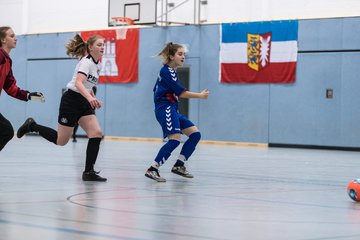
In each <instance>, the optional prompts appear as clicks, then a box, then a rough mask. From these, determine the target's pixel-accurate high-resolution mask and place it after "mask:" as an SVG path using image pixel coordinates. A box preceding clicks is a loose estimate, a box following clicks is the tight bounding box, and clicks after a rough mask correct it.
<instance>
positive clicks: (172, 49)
mask: <svg viewBox="0 0 360 240" xmlns="http://www.w3.org/2000/svg"><path fill="white" fill-rule="evenodd" d="M179 48H184V46H183V45H180V44H177V43H172V42H169V43H167V44H166V45H165V47H164V48H163V50H162V51H161V52H160V53H159V54H158V56H159V57H161V58H162V59H163V63H164V64H168V63H169V62H171V58H170V56H175V53H176V52H177V50H178V49H179Z"/></svg>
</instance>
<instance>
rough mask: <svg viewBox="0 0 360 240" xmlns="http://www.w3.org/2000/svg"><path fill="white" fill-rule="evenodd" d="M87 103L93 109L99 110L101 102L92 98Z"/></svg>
mask: <svg viewBox="0 0 360 240" xmlns="http://www.w3.org/2000/svg"><path fill="white" fill-rule="evenodd" d="M89 103H90V105H91V107H92V108H93V109H96V108H101V105H102V102H101V101H99V100H97V99H96V98H94V97H92V98H91V99H89Z"/></svg>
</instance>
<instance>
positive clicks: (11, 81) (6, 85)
mask: <svg viewBox="0 0 360 240" xmlns="http://www.w3.org/2000/svg"><path fill="white" fill-rule="evenodd" d="M11 67H12V60H11V58H10V56H9V54H8V53H7V52H6V51H5V50H4V49H2V48H0V94H1V91H2V90H3V89H4V91H5V92H6V93H7V94H8V95H10V96H12V97H14V98H17V99H20V100H23V101H28V99H27V93H28V91H26V90H22V89H20V88H19V87H18V86H17V85H16V79H15V77H14V75H13V72H12V68H11Z"/></svg>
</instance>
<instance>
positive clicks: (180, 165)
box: [174, 160, 184, 167]
mask: <svg viewBox="0 0 360 240" xmlns="http://www.w3.org/2000/svg"><path fill="white" fill-rule="evenodd" d="M182 166H184V162H183V161H181V160H177V161H176V163H175V165H174V167H182Z"/></svg>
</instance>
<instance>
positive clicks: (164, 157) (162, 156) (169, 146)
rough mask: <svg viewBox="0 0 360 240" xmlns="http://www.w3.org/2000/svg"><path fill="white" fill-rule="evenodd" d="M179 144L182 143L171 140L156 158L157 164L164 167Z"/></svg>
mask: <svg viewBox="0 0 360 240" xmlns="http://www.w3.org/2000/svg"><path fill="white" fill-rule="evenodd" d="M179 144H180V141H178V140H175V139H169V141H168V142H167V143H166V144H164V146H162V147H161V148H160V150H159V153H158V155H157V156H156V158H155V162H157V164H158V165H159V166H161V165H163V164H164V163H165V161H166V160H167V159H168V158H169V157H170V155H171V153H172V151H174V150H175V148H177V146H179Z"/></svg>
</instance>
